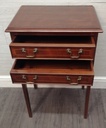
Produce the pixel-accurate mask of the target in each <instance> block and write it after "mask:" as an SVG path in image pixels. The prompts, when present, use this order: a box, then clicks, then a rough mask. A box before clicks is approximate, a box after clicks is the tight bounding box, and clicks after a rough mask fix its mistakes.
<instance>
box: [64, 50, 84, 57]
mask: <svg viewBox="0 0 106 128" xmlns="http://www.w3.org/2000/svg"><path fill="white" fill-rule="evenodd" d="M66 51H67V53H69V54H70V57H71V58H72V59H78V58H79V57H80V54H82V53H83V49H82V48H81V49H79V51H78V56H72V51H71V49H70V48H67V50H66Z"/></svg>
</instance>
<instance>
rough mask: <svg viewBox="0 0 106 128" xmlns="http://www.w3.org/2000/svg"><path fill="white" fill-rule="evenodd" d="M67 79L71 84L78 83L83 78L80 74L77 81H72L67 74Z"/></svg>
mask: <svg viewBox="0 0 106 128" xmlns="http://www.w3.org/2000/svg"><path fill="white" fill-rule="evenodd" d="M66 79H67V81H69V82H70V84H71V85H78V84H79V81H80V80H82V76H78V78H77V82H76V83H71V78H70V77H69V76H66Z"/></svg>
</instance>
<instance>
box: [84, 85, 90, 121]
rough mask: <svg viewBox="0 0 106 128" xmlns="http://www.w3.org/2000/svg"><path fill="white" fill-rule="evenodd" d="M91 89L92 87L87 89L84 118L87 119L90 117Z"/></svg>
mask: <svg viewBox="0 0 106 128" xmlns="http://www.w3.org/2000/svg"><path fill="white" fill-rule="evenodd" d="M90 89H91V87H90V86H88V87H87V89H86V97H85V110H84V118H85V119H86V118H87V116H88V105H89V97H90Z"/></svg>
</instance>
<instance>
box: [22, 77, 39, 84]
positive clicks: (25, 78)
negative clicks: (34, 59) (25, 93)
mask: <svg viewBox="0 0 106 128" xmlns="http://www.w3.org/2000/svg"><path fill="white" fill-rule="evenodd" d="M37 78H38V76H37V75H35V76H34V78H33V79H34V80H37ZM22 79H24V80H27V77H26V76H25V75H22ZM26 84H34V82H31V81H29V82H26Z"/></svg>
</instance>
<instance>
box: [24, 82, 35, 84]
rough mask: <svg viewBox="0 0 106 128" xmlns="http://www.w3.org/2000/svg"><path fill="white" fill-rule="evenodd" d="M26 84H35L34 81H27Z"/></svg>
mask: <svg viewBox="0 0 106 128" xmlns="http://www.w3.org/2000/svg"><path fill="white" fill-rule="evenodd" d="M26 84H34V82H26Z"/></svg>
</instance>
